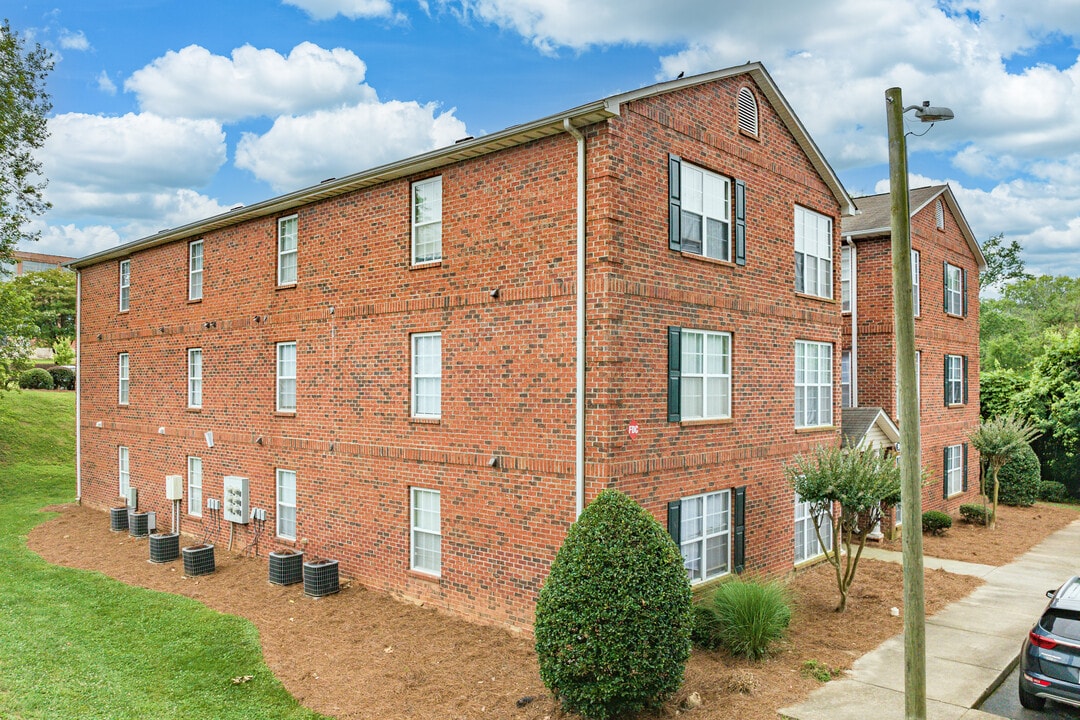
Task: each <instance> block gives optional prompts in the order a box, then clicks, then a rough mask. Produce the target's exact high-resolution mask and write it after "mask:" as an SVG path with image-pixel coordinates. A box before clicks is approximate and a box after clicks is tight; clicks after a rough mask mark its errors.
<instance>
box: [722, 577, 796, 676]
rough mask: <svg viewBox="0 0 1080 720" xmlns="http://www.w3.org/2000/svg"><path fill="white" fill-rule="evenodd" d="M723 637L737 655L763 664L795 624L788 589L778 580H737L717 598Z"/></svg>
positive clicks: (723, 588) (723, 585)
mask: <svg viewBox="0 0 1080 720" xmlns="http://www.w3.org/2000/svg"><path fill="white" fill-rule="evenodd" d="M712 609H713V612H714V613H715V615H716V619H717V626H718V628H719V636H720V639H721V641H722V642H723V644H724V646H725V647H727V649H728V650H730V651H731V653H732V654H733V655H741V656H742V657H746V658H749V659H751V660H760V659H761V658H763V657H765V656H766V655H768V654H769V650H770V648H771V647H772V645H773V643H775V642H776V641H777V640H780V639H781V638H782V637H783V636H784V632H785V631H786V630H787V627H788V625H789V624H790V623H791V598H790V594H789V592H788V588H787V586H786V585H784V584H783V583H781V582H779V581H777V580H770V581H761V580H754V579H750V580H742V579H734V580H731V581H729V582H725V583H724V584H722V585H720V586H719V587H718V588H716V593H715V594H714V595H713V608H712Z"/></svg>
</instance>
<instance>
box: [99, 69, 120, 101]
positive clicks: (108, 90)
mask: <svg viewBox="0 0 1080 720" xmlns="http://www.w3.org/2000/svg"><path fill="white" fill-rule="evenodd" d="M97 86H98V90H100V91H101V92H103V93H105V94H106V95H115V94H116V83H114V82H113V81H112V78H110V77H109V73H107V72H105V71H104V70H102V71H101V72H100V73H99V74H98V76H97Z"/></svg>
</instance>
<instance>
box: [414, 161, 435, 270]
mask: <svg viewBox="0 0 1080 720" xmlns="http://www.w3.org/2000/svg"><path fill="white" fill-rule="evenodd" d="M412 256H413V257H412V261H413V265H419V264H420V263H428V262H436V261H438V260H442V178H441V177H433V178H431V179H429V180H421V181H420V182H414V183H413V184H412Z"/></svg>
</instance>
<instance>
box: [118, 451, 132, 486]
mask: <svg viewBox="0 0 1080 720" xmlns="http://www.w3.org/2000/svg"><path fill="white" fill-rule="evenodd" d="M130 462H131V455H130V453H129V452H128V449H127V448H126V447H124V446H122V445H121V446H120V447H118V448H116V467H117V473H118V475H119V476H120V497H122V498H127V496H128V490H130V489H131V464H130Z"/></svg>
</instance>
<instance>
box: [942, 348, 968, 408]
mask: <svg viewBox="0 0 1080 720" xmlns="http://www.w3.org/2000/svg"><path fill="white" fill-rule="evenodd" d="M966 360H967V358H965V357H964V356H963V355H946V356H945V404H946V405H962V404H964V402H965V400H966V398H965V397H964V395H965V392H964V390H965V387H964V386H965V384H966V383H965V378H964V375H965V374H966V372H965V371H966V369H967V368H966V367H965V366H966V365H967V362H966Z"/></svg>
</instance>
